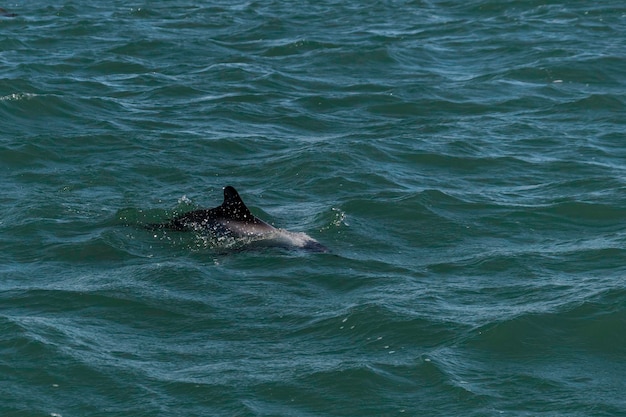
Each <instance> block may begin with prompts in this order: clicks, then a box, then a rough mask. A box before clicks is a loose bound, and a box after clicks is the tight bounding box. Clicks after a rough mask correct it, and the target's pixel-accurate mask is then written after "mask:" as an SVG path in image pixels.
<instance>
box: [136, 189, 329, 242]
mask: <svg viewBox="0 0 626 417" xmlns="http://www.w3.org/2000/svg"><path fill="white" fill-rule="evenodd" d="M146 228H148V229H150V230H157V229H169V230H178V231H189V230H193V231H197V232H208V233H210V234H211V235H213V236H215V237H217V238H232V239H238V240H240V241H242V242H244V243H247V244H254V245H260V246H280V247H286V248H298V249H304V250H307V251H311V252H329V250H328V248H326V247H325V246H324V245H322V244H321V243H319V242H318V241H317V240H315V239H313V238H312V237H310V236H309V235H307V234H306V233H302V232H290V231H288V230H284V229H280V228H276V227H274V226H272V225H270V224H268V223H266V222H264V221H263V220H261V219H259V218H258V217H256V216H254V215H253V214H252V213H251V212H250V210H249V209H248V207H246V205H245V204H244V202H243V200H242V199H241V197H240V196H239V193H238V192H237V190H235V188H233V187H231V186H230V185H229V186H226V187H224V202H223V203H222V205H220V206H218V207H215V208H212V209H202V210H194V211H190V212H187V213H184V214H181V215H179V216H176V217H174V218H173V219H171V220H170V221H169V222H167V223H157V224H148V225H146Z"/></svg>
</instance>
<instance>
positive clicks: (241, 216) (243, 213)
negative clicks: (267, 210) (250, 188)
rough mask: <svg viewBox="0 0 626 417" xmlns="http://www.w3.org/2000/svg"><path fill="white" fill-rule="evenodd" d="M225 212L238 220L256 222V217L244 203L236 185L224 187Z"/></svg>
mask: <svg viewBox="0 0 626 417" xmlns="http://www.w3.org/2000/svg"><path fill="white" fill-rule="evenodd" d="M221 208H222V210H223V214H224V215H227V216H228V217H231V218H233V219H237V220H246V221H250V222H254V221H255V220H256V218H255V217H254V216H253V215H252V213H250V210H249V209H248V207H246V205H245V204H244V202H243V200H242V199H241V197H239V193H238V192H237V190H235V188H234V187H231V186H230V185H227V186H226V187H224V202H223V203H222V206H221Z"/></svg>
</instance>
